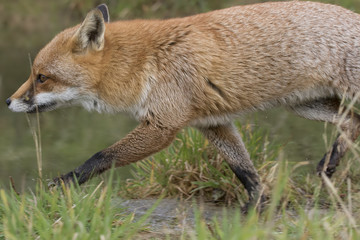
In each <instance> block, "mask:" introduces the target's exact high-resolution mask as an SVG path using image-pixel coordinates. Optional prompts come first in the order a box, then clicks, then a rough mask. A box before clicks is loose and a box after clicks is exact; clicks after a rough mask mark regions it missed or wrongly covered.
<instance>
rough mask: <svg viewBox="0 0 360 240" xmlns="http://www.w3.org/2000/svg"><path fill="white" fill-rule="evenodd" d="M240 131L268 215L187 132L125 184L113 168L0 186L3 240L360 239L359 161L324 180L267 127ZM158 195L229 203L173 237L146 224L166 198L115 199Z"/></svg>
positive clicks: (141, 164) (198, 213) (197, 215)
mask: <svg viewBox="0 0 360 240" xmlns="http://www.w3.org/2000/svg"><path fill="white" fill-rule="evenodd" d="M240 130H241V134H242V135H243V137H244V139H246V145H247V148H248V149H249V153H250V155H251V156H252V159H253V160H254V162H255V165H256V167H257V168H258V169H259V172H260V175H261V178H262V181H263V182H264V184H265V185H266V188H267V189H268V194H269V196H270V201H269V203H268V204H267V208H266V209H265V210H264V212H263V213H262V214H259V213H257V212H255V211H250V212H249V214H248V215H242V214H241V211H240V207H241V205H242V204H243V203H244V202H245V201H247V197H246V194H245V193H244V189H243V188H242V186H241V184H240V183H239V181H238V180H237V179H236V178H235V177H234V174H233V173H232V172H231V170H230V169H229V168H228V166H227V165H226V163H224V161H223V159H222V158H221V157H220V156H219V155H218V154H217V152H216V151H215V149H214V148H213V147H212V146H211V145H209V143H208V142H207V140H206V139H204V138H203V137H202V136H201V135H200V133H199V132H197V131H196V130H194V129H191V128H188V129H185V130H183V132H181V133H180V134H179V135H178V137H177V139H176V141H175V143H174V144H173V145H172V146H171V147H170V148H169V149H167V150H165V151H163V152H161V153H158V154H156V155H155V156H153V157H151V158H149V159H147V160H144V161H142V162H139V163H137V164H136V165H134V170H133V176H134V177H133V178H132V179H128V180H127V181H122V180H118V179H117V180H116V181H113V180H112V178H113V172H111V174H110V176H109V179H108V180H107V181H106V182H104V181H100V183H99V179H94V180H92V181H90V183H88V184H86V185H85V186H82V187H81V188H80V187H77V186H71V187H70V188H62V189H57V190H54V191H48V190H46V189H45V188H44V187H43V186H41V185H40V184H38V187H37V189H36V190H35V192H32V191H30V190H29V191H28V192H24V193H22V194H21V195H17V194H16V193H15V192H14V191H5V190H4V189H1V190H0V222H1V224H0V239H1V238H2V239H119V238H121V239H133V238H141V239H149V238H155V239H158V238H160V239H166V238H167V239H266V238H270V239H358V237H360V236H359V226H358V221H359V217H360V216H359V211H357V209H358V207H359V203H360V195H359V194H358V189H360V184H359V183H358V181H356V179H358V174H357V173H356V170H358V169H359V168H358V167H357V168H356V167H353V169H352V170H353V171H349V168H348V167H347V166H346V164H344V165H345V166H344V167H343V168H342V169H341V171H340V172H339V174H338V175H335V178H334V179H333V182H332V181H330V180H329V179H328V178H327V177H326V176H322V180H321V179H319V178H318V177H317V176H315V174H314V175H312V174H309V173H306V174H304V173H303V172H302V171H298V170H299V169H301V167H302V166H304V165H306V164H307V162H303V163H292V162H289V161H287V160H286V159H287V158H286V155H284V154H283V153H282V151H281V146H280V145H279V144H276V143H273V141H270V140H268V138H267V137H262V136H266V133H264V131H262V130H254V129H253V128H252V125H251V124H244V125H243V126H242V127H241V128H240ZM264 134H265V135H264ZM350 160H351V161H353V160H352V159H350ZM344 172H346V174H345V176H346V177H345V181H343V180H342V176H343V175H344ZM160 195H163V196H166V197H176V198H178V199H183V200H187V199H190V198H191V199H200V200H203V201H205V202H217V203H220V206H223V205H224V204H226V205H227V207H224V213H223V214H222V215H220V216H215V217H214V218H213V219H212V220H209V219H208V218H206V217H204V216H205V215H204V214H205V213H204V212H202V210H200V209H201V208H199V207H197V204H194V206H195V209H194V212H195V224H194V225H191V222H189V223H187V225H188V227H187V228H186V229H185V231H183V232H176V233H168V232H162V230H161V229H155V230H154V229H149V228H148V227H147V226H148V225H147V224H146V220H147V219H149V218H152V215H151V212H152V211H153V210H154V209H155V208H156V207H159V208H161V204H166V201H164V202H160V203H159V202H158V204H159V205H158V206H156V205H155V206H154V207H153V208H152V209H150V210H149V211H147V213H146V214H145V215H144V216H143V217H142V218H140V219H139V218H135V215H134V213H129V212H126V211H125V209H123V208H122V207H118V204H114V201H115V202H119V199H120V202H121V201H122V200H121V198H122V197H127V198H133V197H136V198H140V197H141V198H148V197H153V198H154V197H155V198H158V197H159V196H160ZM190 202H191V201H190ZM205 210H206V209H205ZM179 214H181V213H179ZM135 219H136V220H135ZM166 219H167V218H165V217H164V221H166ZM173 224H174V223H173ZM178 224H180V222H179V223H178ZM175 225H176V223H175ZM154 231H155V232H156V234H154Z"/></svg>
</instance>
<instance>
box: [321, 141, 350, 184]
mask: <svg viewBox="0 0 360 240" xmlns="http://www.w3.org/2000/svg"><path fill="white" fill-rule="evenodd" d="M344 153H345V152H344V151H341V150H340V146H339V144H338V141H337V140H336V141H335V143H334V145H333V146H332V149H331V152H330V153H325V155H324V157H323V158H322V159H321V161H320V162H319V164H318V166H317V169H316V170H317V172H318V174H320V173H321V172H323V171H324V172H325V174H326V176H327V177H329V178H331V176H332V175H333V174H334V172H335V171H336V167H337V166H338V165H339V162H340V158H342V157H343V155H344ZM329 154H330V156H329ZM327 159H329V162H328V164H327V166H325V163H326V161H327ZM324 166H325V169H324Z"/></svg>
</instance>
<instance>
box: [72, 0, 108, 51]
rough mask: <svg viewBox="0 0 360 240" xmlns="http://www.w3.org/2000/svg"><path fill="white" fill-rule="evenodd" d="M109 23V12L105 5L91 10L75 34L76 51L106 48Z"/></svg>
mask: <svg viewBox="0 0 360 240" xmlns="http://www.w3.org/2000/svg"><path fill="white" fill-rule="evenodd" d="M108 21H109V11H108V8H107V6H106V5H105V4H101V5H99V6H98V7H97V8H95V9H93V10H91V11H90V12H89V13H88V14H87V15H86V18H85V20H84V21H83V22H82V24H81V25H80V27H79V29H78V30H77V32H76V33H75V42H76V49H75V50H76V51H83V50H85V49H93V50H95V51H100V50H102V49H103V48H104V42H105V39H104V35H105V22H108Z"/></svg>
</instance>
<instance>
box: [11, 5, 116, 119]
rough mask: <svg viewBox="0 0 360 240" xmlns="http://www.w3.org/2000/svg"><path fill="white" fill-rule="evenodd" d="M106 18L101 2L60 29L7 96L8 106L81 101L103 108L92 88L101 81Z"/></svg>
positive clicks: (19, 108)
mask: <svg viewBox="0 0 360 240" xmlns="http://www.w3.org/2000/svg"><path fill="white" fill-rule="evenodd" d="M107 22H109V12H108V8H107V6H106V5H105V4H102V5H99V6H98V7H97V8H95V9H93V10H92V11H90V12H89V13H88V14H87V16H86V18H85V20H84V21H83V22H82V24H80V25H77V26H75V27H73V28H69V29H66V30H64V31H63V32H61V33H59V34H58V35H57V36H56V37H55V38H54V39H53V40H52V41H51V42H50V43H48V44H47V45H46V46H45V47H44V48H43V49H42V50H41V51H40V52H39V53H38V55H37V56H36V58H35V60H34V62H33V66H32V71H31V74H30V76H29V78H28V80H27V81H26V82H25V83H24V84H23V85H22V86H21V87H20V88H19V89H18V90H17V91H16V92H15V93H14V94H13V95H12V96H11V97H10V98H8V99H7V100H6V103H7V105H8V107H9V109H10V110H12V111H14V112H28V113H32V112H37V111H39V112H42V111H50V110H53V109H55V108H58V107H60V106H66V105H74V104H80V105H83V106H84V107H85V108H87V109H88V110H91V109H95V110H98V111H102V110H101V109H99V105H101V104H102V103H101V99H99V97H98V94H99V93H98V92H96V91H95V90H94V89H96V86H97V85H98V84H99V81H101V76H99V74H100V72H101V71H99V69H100V68H101V67H102V65H101V64H102V57H103V51H102V50H103V48H104V44H105V37H104V35H105V25H106V24H105V23H107ZM89 66H90V67H89ZM103 108H104V107H103ZM105 108H106V107H105Z"/></svg>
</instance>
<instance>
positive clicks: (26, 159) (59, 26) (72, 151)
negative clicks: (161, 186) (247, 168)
mask: <svg viewBox="0 0 360 240" xmlns="http://www.w3.org/2000/svg"><path fill="white" fill-rule="evenodd" d="M259 2H267V1H260V0H237V1H236V0H222V1H220V0H187V1H180V0H121V1H115V0H113V1H111V0H103V1H98V0H71V1H70V0H57V1H48V0H32V1H29V0H12V1H10V0H2V1H1V2H0V185H1V186H9V176H12V177H13V178H14V180H15V183H16V187H17V189H18V190H24V189H26V188H27V187H32V186H34V184H35V182H36V178H37V176H38V168H37V162H36V149H35V145H34V141H33V136H32V134H31V131H30V127H29V124H28V122H27V120H26V116H25V114H24V113H12V112H10V110H8V109H7V107H6V104H5V100H6V98H8V97H9V96H10V95H11V94H12V93H13V92H14V91H15V90H16V89H17V88H18V87H19V86H20V85H21V84H22V83H23V82H24V81H25V80H26V79H27V78H28V75H29V73H30V63H29V56H30V58H31V59H32V60H33V59H34V58H35V56H36V53H37V52H38V51H39V50H40V49H41V48H42V47H43V46H44V44H46V43H47V42H49V41H50V40H51V39H52V38H53V37H54V35H55V34H57V33H58V32H60V31H61V30H63V29H65V28H67V27H70V26H73V25H75V24H78V23H80V22H81V21H82V20H83V18H84V17H85V15H86V13H87V12H88V11H89V10H90V9H91V8H93V7H95V6H97V5H98V4H100V3H106V4H108V6H109V9H110V15H111V20H112V21H115V20H122V19H134V18H145V19H152V18H171V17H181V16H188V15H191V14H196V13H201V12H207V11H210V10H213V9H220V8H225V7H230V6H235V5H244V4H251V3H259ZM321 2H327V3H333V4H337V5H341V6H344V7H345V8H348V9H350V10H352V11H355V12H360V1H359V0H327V1H325V0H323V1H321ZM359 24H360V23H359ZM240 121H241V122H247V123H248V122H251V123H252V126H253V127H254V128H257V127H261V128H264V129H265V130H266V131H267V132H268V135H269V140H270V141H276V142H278V143H279V144H280V145H282V147H283V151H284V155H285V157H286V158H287V159H288V160H289V161H305V160H307V161H310V162H311V164H310V166H309V167H308V168H309V169H310V171H314V168H315V165H316V164H317V162H318V161H319V160H320V159H321V157H322V156H323V154H324V152H325V150H326V147H325V143H324V140H323V136H324V132H327V131H330V130H331V129H330V130H327V131H325V130H324V124H323V123H318V122H313V121H308V120H305V119H301V118H298V117H296V116H294V115H293V114H292V113H289V112H287V111H285V110H284V109H274V110H271V111H266V112H261V113H254V114H250V115H248V116H246V117H243V118H242V119H240ZM40 125H41V138H42V154H43V173H44V176H43V177H44V178H45V179H46V178H52V177H54V176H56V175H58V174H61V173H66V172H68V171H70V170H72V169H73V168H75V167H77V166H79V165H80V164H82V163H83V162H84V161H85V160H86V159H88V158H89V157H90V156H92V154H94V153H95V152H97V151H99V150H101V149H103V148H105V147H107V146H109V145H110V144H112V143H114V142H115V141H117V140H119V139H120V138H122V137H123V136H124V135H125V134H126V133H128V132H129V131H131V129H133V128H134V127H135V126H136V125H137V123H136V122H135V121H134V120H133V119H131V118H129V117H128V116H126V115H122V114H117V115H106V114H104V115H100V114H98V113H95V112H93V113H88V112H86V111H85V110H83V109H82V108H80V107H72V108H66V109H59V110H56V111H53V112H48V113H44V114H41V115H40ZM130 168H131V167H125V168H122V169H119V170H117V171H116V173H117V174H119V175H121V176H123V177H124V178H125V177H127V176H129V170H130Z"/></svg>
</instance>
